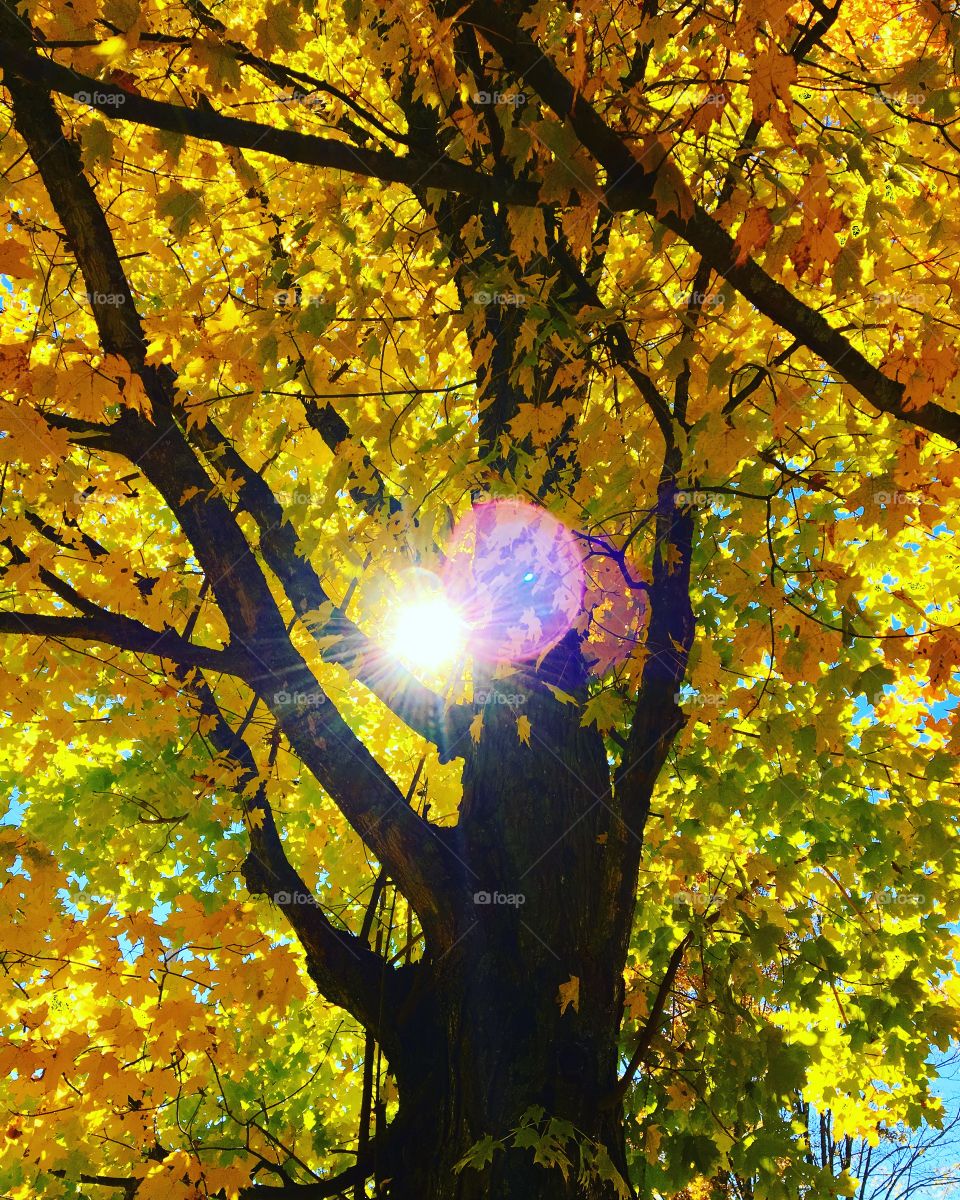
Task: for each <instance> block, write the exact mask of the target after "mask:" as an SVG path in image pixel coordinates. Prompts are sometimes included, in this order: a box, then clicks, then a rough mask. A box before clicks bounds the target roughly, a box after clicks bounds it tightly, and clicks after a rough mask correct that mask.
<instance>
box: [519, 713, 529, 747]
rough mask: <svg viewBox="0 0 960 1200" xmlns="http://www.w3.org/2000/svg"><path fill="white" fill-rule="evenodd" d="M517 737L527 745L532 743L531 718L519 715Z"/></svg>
mask: <svg viewBox="0 0 960 1200" xmlns="http://www.w3.org/2000/svg"><path fill="white" fill-rule="evenodd" d="M517 737H518V738H519V739H520V741H521V742H523V744H524V745H525V746H529V745H530V718H529V717H517Z"/></svg>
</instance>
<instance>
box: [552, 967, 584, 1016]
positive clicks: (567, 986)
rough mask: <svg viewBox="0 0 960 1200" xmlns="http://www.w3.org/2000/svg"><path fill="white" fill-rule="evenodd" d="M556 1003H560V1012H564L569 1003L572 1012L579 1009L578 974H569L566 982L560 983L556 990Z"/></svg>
mask: <svg viewBox="0 0 960 1200" xmlns="http://www.w3.org/2000/svg"><path fill="white" fill-rule="evenodd" d="M557 1003H558V1004H559V1005H560V1012H561V1013H565V1012H566V1011H567V1009H568V1008H569V1007H570V1006H571V1005H572V1006H573V1011H574V1012H579V1011H580V976H579V975H571V976H570V978H569V979H568V980H567V982H566V983H561V984H560V990H559V991H558V992H557Z"/></svg>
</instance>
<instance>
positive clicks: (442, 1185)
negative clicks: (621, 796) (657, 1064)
mask: <svg viewBox="0 0 960 1200" xmlns="http://www.w3.org/2000/svg"><path fill="white" fill-rule="evenodd" d="M570 640H571V641H572V639H570ZM565 649H569V647H563V646H562V647H560V648H558V651H559V653H557V652H555V653H554V655H552V656H548V661H547V663H545V664H544V667H543V668H542V669H541V675H540V678H541V679H542V678H543V671H544V670H547V671H548V672H549V669H550V667H551V665H552V666H553V668H554V669H555V670H556V669H557V661H556V660H557V659H558V658H562V656H563V651H564V650H565ZM551 658H552V659H553V660H554V661H553V663H552V664H551V662H550V659H551ZM569 662H570V659H568V660H567V662H566V663H565V664H564V672H565V673H564V679H565V683H566V684H567V685H568V686H569V684H570V678H569V675H570V668H569ZM500 685H501V686H502V687H504V692H502V693H497V695H501V696H503V697H504V699H503V700H502V701H501V700H498V699H494V700H493V701H491V702H490V703H488V705H487V708H486V710H485V713H484V728H483V732H482V736H481V741H480V743H479V745H478V746H476V747H475V749H474V752H473V753H471V754H470V755H468V758H467V762H466V766H465V770H464V800H463V805H462V807H461V816H460V822H459V824H458V826H457V829H456V830H455V831H452V834H453V836H450V837H449V841H448V844H449V848H450V849H451V850H452V851H453V852H454V853H455V854H456V855H457V858H458V859H459V860H460V881H459V888H458V892H457V896H456V901H455V906H454V907H455V912H454V917H453V919H454V924H455V928H456V933H457V940H456V941H455V943H454V945H453V946H452V948H451V949H450V950H449V951H448V952H447V953H446V954H444V955H443V956H442V957H440V958H437V959H425V960H424V961H423V962H421V963H419V964H416V965H414V966H413V967H411V968H410V969H409V971H410V976H411V982H410V993H409V999H408V1002H407V1004H406V1005H405V1006H404V1008H403V1010H402V1011H401V1012H400V1013H399V1014H398V1018H397V1019H398V1024H399V1052H398V1054H397V1057H396V1059H395V1061H394V1062H393V1063H392V1064H391V1065H392V1068H393V1069H394V1071H395V1073H396V1077H397V1082H398V1085H399V1093H400V1108H399V1113H398V1115H397V1117H396V1118H395V1120H394V1122H393V1123H392V1125H391V1127H390V1133H389V1138H388V1150H387V1153H386V1155H385V1160H384V1162H383V1163H382V1164H379V1165H378V1171H377V1174H378V1177H379V1180H380V1182H381V1183H382V1187H383V1192H382V1194H384V1195H386V1196H389V1197H390V1198H391V1200H454V1198H456V1200H494V1198H496V1200H541V1198H542V1200H562V1198H566V1197H570V1198H571V1200H572V1198H573V1197H574V1196H576V1197H581V1198H582V1197H584V1196H588V1197H590V1198H591V1200H593V1198H596V1200H609V1198H611V1197H613V1196H614V1195H615V1191H614V1190H613V1188H612V1186H611V1185H610V1184H609V1183H601V1182H600V1181H599V1179H594V1180H592V1181H589V1182H588V1183H587V1185H586V1190H584V1186H583V1185H582V1184H580V1183H578V1182H577V1174H578V1169H579V1163H578V1161H577V1153H578V1151H577V1147H576V1145H575V1144H574V1143H573V1142H570V1143H568V1144H566V1145H565V1146H564V1149H565V1151H566V1152H567V1153H568V1154H570V1155H571V1157H572V1158H573V1161H574V1166H573V1170H572V1171H571V1172H570V1173H569V1176H568V1178H567V1179H564V1176H563V1173H562V1172H561V1171H560V1170H559V1169H558V1168H556V1167H552V1168H551V1167H548V1166H544V1165H541V1164H538V1163H536V1162H535V1161H534V1152H533V1149H532V1148H530V1147H522V1148H516V1147H514V1146H512V1145H511V1144H509V1143H511V1142H512V1134H513V1131H515V1130H516V1129H517V1127H518V1125H519V1124H520V1121H521V1118H522V1117H523V1116H524V1114H525V1113H528V1111H529V1110H530V1109H531V1108H534V1107H537V1108H540V1109H543V1110H544V1112H545V1116H544V1118H543V1120H544V1121H545V1120H547V1119H548V1118H558V1119H561V1120H564V1121H568V1122H570V1123H571V1124H572V1125H573V1126H574V1127H575V1128H576V1130H577V1132H578V1136H580V1137H582V1138H583V1139H586V1140H587V1144H588V1147H589V1145H590V1143H593V1144H594V1145H595V1146H602V1147H603V1148H604V1149H605V1150H606V1152H607V1154H608V1155H609V1158H610V1160H611V1161H612V1163H613V1164H614V1165H615V1166H616V1167H617V1168H618V1169H619V1170H620V1171H621V1173H623V1174H624V1175H625V1174H626V1168H625V1163H624V1143H623V1131H622V1121H621V1112H620V1106H619V1105H616V1104H614V1105H611V1104H610V1103H609V1097H610V1096H611V1095H612V1094H613V1093H614V1092H615V1089H616V1084H617V1071H618V1034H619V1029H620V1024H621V1018H622V1013H623V968H624V965H625V961H626V953H627V943H628V938H629V930H630V923H631V919H632V912H633V903H632V899H627V897H630V896H632V891H633V889H634V888H635V884H636V868H637V864H638V861H639V853H640V841H639V832H640V831H630V830H628V829H627V828H626V826H625V825H624V824H623V822H622V821H621V820H620V818H619V817H618V816H617V814H616V807H615V803H614V800H613V797H612V795H611V792H610V784H609V767H608V764H607V760H606V753H605V750H604V746H603V741H602V738H601V737H600V735H599V734H598V733H597V731H596V730H595V729H593V728H587V729H583V728H581V727H580V723H579V721H580V714H579V712H578V710H577V709H576V708H575V707H574V706H569V705H560V704H558V703H557V702H556V701H555V700H554V699H553V697H552V696H550V695H549V693H547V692H546V690H545V689H544V688H543V687H542V685H538V683H537V682H536V681H535V680H534V679H533V678H532V677H531V679H530V680H528V681H527V682H526V684H521V685H518V684H517V681H516V676H514V677H511V678H510V679H509V680H506V681H500ZM507 688H509V691H507V690H506V689H507ZM518 694H522V695H523V702H522V706H521V707H522V711H523V712H524V713H526V714H527V715H528V716H529V718H530V721H531V726H532V736H531V740H530V745H525V744H524V743H522V742H521V741H520V739H519V738H518V735H517V726H516V717H517V709H516V708H515V707H514V706H513V705H511V703H508V702H507V701H506V696H510V698H511V699H512V698H513V697H515V696H516V695H518ZM625 899H626V902H625ZM571 979H575V980H577V981H578V983H579V995H578V999H577V1000H576V1002H574V1003H570V1004H568V1005H567V1006H566V1007H565V1009H564V1010H562V1005H561V997H560V988H561V985H569V984H570V981H571ZM605 1101H606V1103H605ZM541 1127H542V1126H541ZM486 1137H491V1138H494V1139H506V1141H507V1143H508V1145H507V1147H506V1148H504V1149H500V1150H497V1151H495V1152H494V1155H493V1159H492V1161H491V1162H490V1163H489V1164H488V1165H486V1166H484V1167H482V1168H479V1167H476V1166H472V1165H471V1166H467V1167H465V1168H463V1169H462V1170H460V1171H457V1170H456V1164H457V1163H458V1162H459V1161H460V1160H461V1159H462V1158H463V1157H464V1156H465V1155H466V1154H467V1153H468V1152H469V1151H470V1150H471V1148H472V1147H474V1146H475V1145H476V1144H477V1143H479V1142H480V1141H481V1140H482V1139H484V1138H486ZM387 1180H389V1181H390V1182H389V1183H387Z"/></svg>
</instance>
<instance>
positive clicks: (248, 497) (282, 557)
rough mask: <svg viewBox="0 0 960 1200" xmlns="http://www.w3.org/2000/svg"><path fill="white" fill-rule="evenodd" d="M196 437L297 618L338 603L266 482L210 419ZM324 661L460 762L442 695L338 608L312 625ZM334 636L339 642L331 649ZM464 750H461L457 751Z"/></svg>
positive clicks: (460, 731)
mask: <svg viewBox="0 0 960 1200" xmlns="http://www.w3.org/2000/svg"><path fill="white" fill-rule="evenodd" d="M190 436H191V438H192V439H193V440H194V441H196V443H197V444H198V445H199V446H200V447H201V448H202V449H203V451H204V453H205V454H206V455H207V457H208V459H209V460H210V461H211V462H212V463H214V464H215V465H216V467H217V469H218V470H219V471H221V472H227V471H229V472H230V473H231V474H232V476H233V478H235V479H239V480H240V481H241V484H240V489H239V493H238V499H239V501H240V504H241V506H242V507H243V508H244V510H245V511H246V512H247V513H249V514H250V516H252V517H253V519H254V520H255V521H256V523H257V527H258V529H259V530H260V550H261V552H262V554H263V557H264V561H265V562H266V564H267V566H268V567H269V568H270V570H271V571H272V572H273V573H274V575H276V577H277V579H278V580H279V581H280V583H281V584H282V586H283V589H284V591H285V593H286V595H287V598H288V599H289V600H290V603H291V604H292V605H293V607H294V610H295V611H296V613H297V614H298V616H300V617H302V616H303V615H304V614H306V613H310V612H316V611H317V610H319V609H321V608H322V607H323V606H324V605H326V604H332V601H331V600H330V597H329V596H328V595H327V593H326V591H325V590H324V588H323V585H322V584H321V582H320V579H319V577H318V576H317V573H316V571H315V570H314V569H313V567H312V565H311V564H310V562H309V561H308V560H307V559H305V558H303V557H302V556H301V555H300V554H299V553H298V552H297V545H298V539H297V534H296V531H295V530H294V528H293V526H292V525H291V524H290V522H289V520H288V519H287V517H286V514H285V513H284V511H283V508H282V506H281V505H280V503H279V501H278V500H277V498H276V496H275V495H274V494H273V491H272V490H271V489H270V487H269V486H268V484H267V483H266V481H265V480H264V479H263V478H262V477H261V476H260V475H259V474H258V473H257V472H256V471H255V470H254V469H253V468H252V467H251V466H250V465H249V464H248V463H247V462H246V461H245V459H244V458H243V457H242V456H241V455H240V454H239V452H238V451H237V450H236V448H235V447H234V446H233V445H232V444H231V443H230V442H229V440H228V439H227V438H226V437H225V436H224V435H223V434H222V433H221V432H220V431H219V429H217V427H216V425H215V424H214V423H213V422H212V421H207V422H206V423H205V424H204V425H203V426H198V427H196V428H194V429H193V430H192V432H191V435H190ZM308 628H309V631H310V633H311V635H312V636H313V637H314V638H315V639H316V640H317V641H318V642H319V643H320V645H321V650H320V653H321V656H322V657H323V659H324V661H325V662H330V663H336V664H337V665H339V666H342V667H344V668H345V669H346V670H347V671H348V672H349V673H350V674H351V675H352V676H353V678H355V679H357V680H358V681H359V682H360V683H362V684H363V685H364V687H366V688H367V689H368V690H369V691H370V692H372V693H373V694H374V695H375V696H376V697H377V698H378V699H379V700H381V701H382V702H383V703H384V704H385V705H386V706H387V707H388V708H389V709H390V711H391V712H393V713H394V714H395V715H396V716H397V717H399V718H400V720H401V721H403V722H404V723H405V724H406V725H407V726H408V727H409V728H410V729H412V730H414V731H415V732H416V733H418V734H420V736H421V737H423V738H425V739H426V740H427V741H429V742H431V743H432V744H433V745H435V746H436V747H437V748H438V749H439V751H440V757H441V761H443V762H448V761H450V759H452V758H456V757H462V756H463V753H464V750H463V749H462V746H463V743H464V741H465V738H466V734H467V723H466V722H465V721H464V720H462V719H459V717H458V715H457V714H456V713H454V712H453V711H450V712H448V711H447V710H446V708H445V706H444V702H443V700H442V699H441V697H440V696H438V695H437V694H436V693H435V692H432V691H431V690H430V689H429V688H428V687H426V686H424V685H423V684H422V683H420V682H419V680H417V679H416V678H415V677H414V676H413V675H412V674H411V673H410V672H409V671H407V670H406V669H405V668H404V667H403V666H402V665H401V664H400V663H397V662H394V661H393V660H391V659H389V658H388V656H387V655H386V653H385V651H384V650H383V649H382V648H381V647H380V646H378V645H377V644H376V643H375V642H373V641H371V639H370V638H368V637H367V635H366V634H365V633H363V631H362V630H361V629H360V628H359V627H358V626H357V625H355V624H354V623H353V621H351V620H350V619H349V617H347V616H346V614H345V613H343V612H341V611H340V610H339V609H336V608H335V609H334V612H333V613H332V614H331V616H330V617H329V619H328V620H327V621H325V622H324V623H323V624H322V625H318V624H316V623H314V624H311V625H310V626H308ZM331 637H334V638H336V639H337V640H336V642H335V643H333V644H327V639H329V638H331ZM458 745H459V746H460V747H461V748H460V749H458V748H457V747H458Z"/></svg>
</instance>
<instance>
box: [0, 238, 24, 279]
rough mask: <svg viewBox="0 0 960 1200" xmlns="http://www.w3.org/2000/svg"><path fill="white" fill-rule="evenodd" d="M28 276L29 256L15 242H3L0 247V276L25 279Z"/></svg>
mask: <svg viewBox="0 0 960 1200" xmlns="http://www.w3.org/2000/svg"><path fill="white" fill-rule="evenodd" d="M29 274H30V255H29V254H28V253H27V251H26V250H25V249H24V248H23V246H18V245H17V243H16V242H4V244H3V245H2V246H0V275H12V276H13V277H14V278H15V279H25V278H26V277H27V276H28V275H29Z"/></svg>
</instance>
